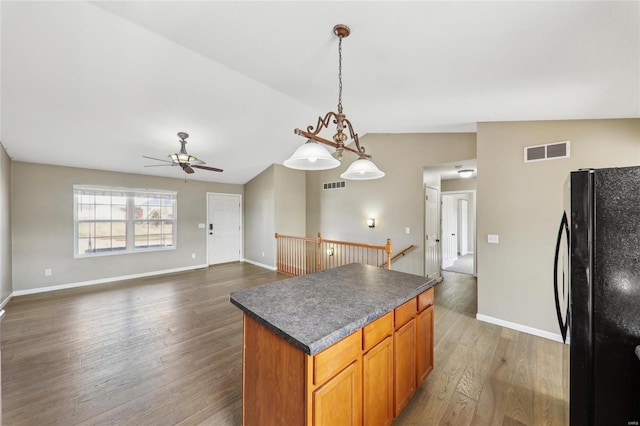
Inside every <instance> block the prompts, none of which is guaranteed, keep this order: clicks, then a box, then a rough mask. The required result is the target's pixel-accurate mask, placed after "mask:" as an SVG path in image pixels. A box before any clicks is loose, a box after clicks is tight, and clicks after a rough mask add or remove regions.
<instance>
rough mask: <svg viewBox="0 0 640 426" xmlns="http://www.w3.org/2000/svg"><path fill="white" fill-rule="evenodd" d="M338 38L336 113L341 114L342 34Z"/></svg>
mask: <svg viewBox="0 0 640 426" xmlns="http://www.w3.org/2000/svg"><path fill="white" fill-rule="evenodd" d="M338 38H339V39H340V41H339V42H338V114H342V36H341V35H339V36H338Z"/></svg>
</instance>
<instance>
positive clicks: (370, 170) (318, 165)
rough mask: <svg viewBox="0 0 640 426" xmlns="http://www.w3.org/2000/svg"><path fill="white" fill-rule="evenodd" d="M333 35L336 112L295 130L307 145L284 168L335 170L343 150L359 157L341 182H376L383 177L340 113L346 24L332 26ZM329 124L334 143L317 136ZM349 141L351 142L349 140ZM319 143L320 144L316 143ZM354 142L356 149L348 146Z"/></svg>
mask: <svg viewBox="0 0 640 426" xmlns="http://www.w3.org/2000/svg"><path fill="white" fill-rule="evenodd" d="M333 33H334V34H335V35H336V36H337V37H338V40H339V41H338V112H337V113H336V112H333V111H330V112H328V113H327V114H326V115H325V116H324V118H322V117H318V123H317V124H316V126H315V128H314V127H313V126H307V130H306V131H305V130H300V129H295V130H294V132H295V134H296V135H300V136H304V137H306V138H307V139H309V140H308V141H307V143H306V144H304V145H303V146H301V147H299V148H298V149H296V151H295V152H294V153H293V155H292V156H291V157H290V158H289V159H287V160H285V161H284V163H283V164H284V165H285V166H286V167H289V168H292V169H299V170H328V169H333V168H335V167H338V166H339V165H340V161H339V160H342V154H343V153H344V151H349V152H353V153H354V154H357V155H358V159H357V160H356V161H354V162H353V163H352V164H351V165H350V166H349V168H348V169H347V170H346V171H345V172H344V173H342V174H341V175H340V177H341V178H342V179H347V180H370V179H379V178H381V177H383V176H384V172H382V171H381V170H380V169H378V167H376V165H375V164H373V161H371V155H369V154H366V153H365V150H364V147H363V146H360V142H359V141H358V134H357V133H355V132H354V131H353V126H352V125H351V122H350V121H349V120H347V118H346V116H345V114H344V113H343V112H342V39H343V38H345V37H348V36H349V34H350V33H351V30H350V29H349V27H347V26H346V25H342V24H339V25H336V26H335V27H333ZM330 123H334V124H335V125H336V134H334V135H333V141H330V140H328V139H325V138H323V137H321V136H318V133H320V131H321V130H322V129H324V128H328V127H329V124H330ZM345 129H347V130H348V131H349V135H348V136H347V134H346V133H345ZM349 139H350V140H349ZM318 142H319V143H318ZM351 142H353V144H354V145H355V148H352V147H349V146H347V145H348V144H350V143H351ZM320 144H324V145H328V146H331V147H333V148H335V149H336V155H337V157H338V159H337V160H336V159H335V158H333V157H332V156H331V154H329V151H327V149H326V148H325V147H323V146H321V145H320Z"/></svg>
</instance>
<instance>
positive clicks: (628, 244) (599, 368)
mask: <svg viewBox="0 0 640 426" xmlns="http://www.w3.org/2000/svg"><path fill="white" fill-rule="evenodd" d="M639 188H640V167H633V168H631V167H629V168H619V169H602V170H596V171H595V174H594V203H595V207H596V208H595V232H594V241H593V247H594V258H593V259H594V262H593V289H594V291H593V324H594V349H593V353H594V393H595V401H594V402H595V404H594V406H595V412H594V414H595V422H594V424H596V425H615V424H622V425H628V424H638V423H639V422H640V363H639V362H638V360H637V357H636V355H635V353H634V349H635V347H636V345H637V344H638V342H639V341H640V190H639Z"/></svg>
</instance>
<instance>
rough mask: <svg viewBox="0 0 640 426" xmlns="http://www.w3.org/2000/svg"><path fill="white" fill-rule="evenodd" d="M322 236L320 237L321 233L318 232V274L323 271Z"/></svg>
mask: <svg viewBox="0 0 640 426" xmlns="http://www.w3.org/2000/svg"><path fill="white" fill-rule="evenodd" d="M321 248H322V236H321V235H320V233H319V232H318V243H317V246H316V266H317V270H316V271H317V272H320V271H322V269H321V268H322V265H321V264H320V259H321V256H322V250H321Z"/></svg>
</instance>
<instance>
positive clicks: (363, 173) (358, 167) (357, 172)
mask: <svg viewBox="0 0 640 426" xmlns="http://www.w3.org/2000/svg"><path fill="white" fill-rule="evenodd" d="M383 176H384V172H383V171H381V170H380V169H379V168H377V167H376V165H375V164H373V161H370V160H367V159H366V158H359V159H357V160H356V161H354V162H353V163H351V165H350V166H349V168H348V169H347V170H346V171H345V172H344V173H342V174H341V175H340V177H341V178H342V179H347V180H371V179H380V178H381V177H383Z"/></svg>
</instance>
